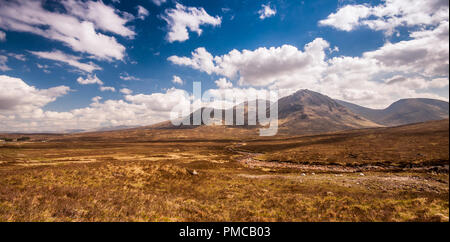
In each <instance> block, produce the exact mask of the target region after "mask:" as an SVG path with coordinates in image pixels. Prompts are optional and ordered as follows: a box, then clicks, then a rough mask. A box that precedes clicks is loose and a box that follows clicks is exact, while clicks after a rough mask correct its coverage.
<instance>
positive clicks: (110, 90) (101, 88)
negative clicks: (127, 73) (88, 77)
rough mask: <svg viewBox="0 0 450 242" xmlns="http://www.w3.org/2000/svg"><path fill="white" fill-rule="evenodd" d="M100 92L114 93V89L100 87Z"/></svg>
mask: <svg viewBox="0 0 450 242" xmlns="http://www.w3.org/2000/svg"><path fill="white" fill-rule="evenodd" d="M99 89H100V91H102V92H107V91H109V92H116V89H115V88H114V87H105V86H100V88H99Z"/></svg>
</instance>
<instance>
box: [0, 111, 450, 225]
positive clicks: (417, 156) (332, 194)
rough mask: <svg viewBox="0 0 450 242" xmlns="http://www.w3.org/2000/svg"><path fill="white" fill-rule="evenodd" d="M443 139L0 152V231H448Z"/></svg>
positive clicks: (444, 131) (390, 132) (427, 130)
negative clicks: (280, 224) (18, 224)
mask: <svg viewBox="0 0 450 242" xmlns="http://www.w3.org/2000/svg"><path fill="white" fill-rule="evenodd" d="M149 132H150V131H149ZM154 132H158V131H154ZM160 132H166V131H160ZM186 132H192V131H186ZM448 134H449V133H448V120H447V121H439V122H431V123H427V124H420V125H411V126H404V127H398V128H380V129H368V130H360V131H347V132H339V133H333V134H326V135H316V136H301V137H290V138H275V139H271V140H254V139H248V140H228V139H223V140H221V139H215V140H207V139H204V140H191V141H189V140H182V141H164V140H161V138H158V139H159V140H158V141H155V139H156V136H147V138H146V136H141V137H139V138H138V140H139V142H136V141H133V140H132V139H123V140H121V139H120V138H117V139H116V138H111V137H113V134H112V133H110V135H111V136H105V134H99V135H100V136H95V135H90V136H89V139H87V138H86V139H84V140H83V139H82V137H80V136H79V135H74V136H64V137H59V136H57V137H47V139H48V140H49V141H48V142H46V143H43V142H17V143H16V142H14V143H3V144H0V221H448V220H449V218H448V214H449V193H448V190H449V177H448V165H449V161H448V153H449V151H448V142H449V136H448ZM85 137H86V136H85ZM114 137H118V136H114ZM33 139H34V137H32V136H31V140H33ZM183 139H184V138H183ZM274 164H276V165H274ZM406 164H408V165H406Z"/></svg>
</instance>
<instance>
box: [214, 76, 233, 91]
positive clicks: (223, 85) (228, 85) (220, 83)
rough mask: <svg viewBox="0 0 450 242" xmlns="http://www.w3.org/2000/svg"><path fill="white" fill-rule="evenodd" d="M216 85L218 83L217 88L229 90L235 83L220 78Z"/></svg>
mask: <svg viewBox="0 0 450 242" xmlns="http://www.w3.org/2000/svg"><path fill="white" fill-rule="evenodd" d="M214 83H216V85H217V87H218V88H220V89H227V88H232V87H233V83H231V82H229V81H228V80H227V79H226V78H220V79H219V80H216V81H215V82H214Z"/></svg>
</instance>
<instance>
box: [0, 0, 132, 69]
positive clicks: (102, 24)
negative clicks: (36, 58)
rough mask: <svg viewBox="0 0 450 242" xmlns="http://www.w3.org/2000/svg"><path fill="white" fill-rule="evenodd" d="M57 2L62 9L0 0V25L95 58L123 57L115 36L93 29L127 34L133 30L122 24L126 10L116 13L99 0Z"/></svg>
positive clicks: (35, 0)
mask: <svg viewBox="0 0 450 242" xmlns="http://www.w3.org/2000/svg"><path fill="white" fill-rule="evenodd" d="M61 4H62V5H63V6H64V7H65V9H66V12H65V13H60V12H51V11H48V10H47V9H45V8H43V6H42V2H41V1H38V0H17V1H6V2H5V1H1V2H0V27H1V28H3V29H5V30H10V31H18V32H28V33H33V34H37V35H40V36H43V37H45V38H48V39H51V40H55V41H59V42H62V43H64V44H65V45H67V46H69V47H70V48H72V49H73V50H74V51H78V52H83V53H88V54H91V55H92V56H93V57H95V58H98V59H104V60H112V59H117V60H122V59H123V57H124V52H125V47H124V46H123V45H121V44H119V43H118V42H117V40H116V39H115V37H113V36H109V35H105V34H103V33H99V32H98V31H97V30H103V31H107V32H110V33H113V34H117V35H121V36H126V37H130V38H131V37H133V36H134V35H135V33H134V31H132V30H131V29H129V28H128V27H126V26H125V24H126V23H127V22H128V21H129V20H131V17H130V16H131V15H130V14H126V13H121V14H122V15H123V16H120V15H119V12H118V11H117V10H115V9H114V8H112V7H110V6H107V5H105V4H104V3H103V2H102V1H97V2H93V1H74V0H65V1H62V2H61ZM127 16H128V17H127Z"/></svg>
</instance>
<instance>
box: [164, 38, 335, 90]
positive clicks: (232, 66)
mask: <svg viewBox="0 0 450 242" xmlns="http://www.w3.org/2000/svg"><path fill="white" fill-rule="evenodd" d="M328 47H329V44H328V42H326V41H325V40H323V39H321V38H317V39H315V40H314V41H313V42H311V43H309V44H307V45H305V51H304V52H303V51H301V50H298V49H297V48H296V47H294V46H291V45H283V46H281V47H271V48H265V47H262V48H258V49H256V50H254V51H250V50H243V51H238V50H232V51H230V52H229V53H228V54H226V55H223V56H216V57H213V56H212V55H211V54H210V53H209V52H207V51H206V50H205V49H204V48H198V49H196V50H195V51H194V52H193V53H192V57H191V58H189V57H178V56H171V57H169V58H168V60H169V61H171V62H172V63H174V64H177V65H185V66H190V67H192V68H194V69H197V70H201V71H204V72H206V73H208V74H211V73H215V74H219V75H223V76H225V77H228V78H235V77H237V76H239V77H240V79H239V84H241V85H253V86H265V85H268V84H271V83H274V82H275V81H280V80H282V79H291V78H292V77H293V76H294V75H296V77H298V78H303V79H305V78H306V79H311V78H319V76H317V74H320V72H321V71H323V70H324V69H326V66H327V64H326V62H325V60H324V59H325V52H324V50H325V49H327V48H328Z"/></svg>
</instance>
